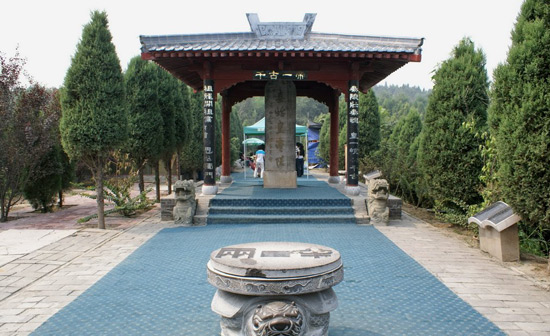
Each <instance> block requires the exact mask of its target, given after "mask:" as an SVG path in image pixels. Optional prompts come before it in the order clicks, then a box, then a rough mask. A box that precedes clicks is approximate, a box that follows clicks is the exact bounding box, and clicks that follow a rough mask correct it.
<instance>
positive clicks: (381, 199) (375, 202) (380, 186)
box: [367, 179, 390, 224]
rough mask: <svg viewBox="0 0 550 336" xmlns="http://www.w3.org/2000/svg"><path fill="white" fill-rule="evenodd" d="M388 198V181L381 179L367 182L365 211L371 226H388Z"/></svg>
mask: <svg viewBox="0 0 550 336" xmlns="http://www.w3.org/2000/svg"><path fill="white" fill-rule="evenodd" d="M389 196H390V191H389V185H388V181H386V180H383V179H374V180H370V181H369V189H368V194H367V210H368V212H369V216H370V220H371V222H372V223H373V224H388V222H389V218H390V209H389V208H388V197H389Z"/></svg>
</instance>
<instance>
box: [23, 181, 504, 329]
mask: <svg viewBox="0 0 550 336" xmlns="http://www.w3.org/2000/svg"><path fill="white" fill-rule="evenodd" d="M245 182H246V183H245ZM260 184H261V182H260V181H259V180H258V179H256V180H247V181H243V180H242V176H237V178H236V179H235V182H234V183H233V184H232V185H231V187H229V188H227V189H225V190H224V191H223V192H222V193H221V194H219V195H217V196H216V197H215V198H221V199H232V198H238V195H239V194H242V193H245V194H246V193H247V192H248V193H250V194H255V198H285V197H288V198H292V197H296V198H312V199H313V198H335V199H342V198H344V199H345V198H346V197H345V196H343V195H342V194H340V193H338V192H337V191H336V190H335V189H334V188H331V187H330V186H328V185H327V184H326V183H324V182H322V181H314V180H313V179H310V180H306V179H304V178H300V179H299V186H300V187H299V188H298V189H297V190H294V191H291V192H290V193H286V195H287V196H284V194H285V193H284V190H273V189H272V190H262V189H263V188H261V186H260ZM239 188H240V189H241V190H240V191H239V190H238V189H239ZM307 190H309V192H307ZM335 192H336V194H335ZM273 195H275V196H273ZM288 195H290V196H288ZM249 197H250V195H249ZM281 240H283V241H301V242H308V243H315V244H321V245H326V246H330V247H333V248H335V249H337V250H339V251H340V253H341V255H342V259H343V262H344V272H345V274H344V281H343V282H342V283H340V284H339V285H337V286H336V287H334V290H335V291H336V294H337V295H338V299H339V302H340V306H339V307H338V309H336V310H335V311H334V312H333V313H332V314H331V321H330V330H329V335H330V336H371V335H423V336H424V335H437V336H440V335H453V336H455V335H504V333H502V332H501V331H500V330H499V329H498V328H497V327H496V326H495V325H494V324H493V323H492V322H490V321H488V320H487V319H486V318H484V317H483V316H482V315H480V314H479V313H478V312H477V311H475V310H474V309H473V308H472V307H471V306H469V305H468V304H467V303H465V302H464V301H463V300H462V299H460V298H459V297H458V296H456V295H455V294H454V293H453V292H451V291H450V290H449V289H448V288H447V287H445V286H444V285H443V284H442V283H441V282H440V281H438V280H437V279H436V278H435V277H434V276H432V275H431V274H430V273H429V272H428V271H426V270H425V269H424V268H423V267H422V266H420V265H419V264H418V263H417V262H416V261H415V260H413V259H412V258H410V257H409V256H408V255H407V254H406V253H404V252H403V251H402V250H400V249H399V248H398V247H397V246H396V245H395V244H393V243H392V242H391V241H390V240H389V239H387V238H386V237H385V236H384V235H383V234H381V233H380V232H379V231H378V230H377V229H376V228H375V227H373V226H357V225H355V224H338V225H331V224H311V223H309V224H215V225H207V226H203V227H188V228H185V227H181V228H170V229H164V230H161V231H160V232H159V233H158V234H157V235H156V236H154V237H153V238H151V239H150V240H149V241H147V242H146V243H145V244H144V245H142V246H141V247H140V248H139V249H138V250H136V251H135V252H134V253H133V254H132V255H130V256H129V257H128V258H127V259H126V260H124V261H123V262H122V263H121V264H119V265H118V266H117V267H115V268H114V269H113V270H112V271H111V272H109V273H108V274H107V275H105V276H104V277H103V278H102V279H101V280H100V281H98V282H97V283H96V284H95V285H94V286H92V287H91V288H90V289H88V290H87V291H86V292H84V293H83V294H82V295H80V296H79V297H78V298H77V299H76V300H75V301H73V302H72V303H70V304H69V305H67V306H66V307H65V308H64V309H62V310H61V311H59V312H58V313H57V314H55V315H54V316H53V317H52V318H50V319H49V320H48V321H46V322H45V323H44V324H43V325H42V326H41V327H39V328H38V329H37V330H36V331H35V332H34V333H33V334H32V335H37V336H40V335H56V336H57V335H186V336H187V335H191V336H214V335H219V333H220V327H219V316H217V315H216V314H214V313H213V312H212V311H211V309H210V302H211V300H212V297H213V295H214V292H215V289H214V288H213V287H212V286H211V285H210V284H208V282H207V280H206V263H207V262H208V259H209V256H210V252H211V251H213V250H215V249H218V248H220V247H223V246H227V245H233V244H240V243H246V242H255V241H281Z"/></svg>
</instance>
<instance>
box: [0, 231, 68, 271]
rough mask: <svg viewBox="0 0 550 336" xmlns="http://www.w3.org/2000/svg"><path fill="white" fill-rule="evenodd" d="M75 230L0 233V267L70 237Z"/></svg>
mask: <svg viewBox="0 0 550 336" xmlns="http://www.w3.org/2000/svg"><path fill="white" fill-rule="evenodd" d="M75 232H76V230H31V229H29V230H7V231H0V266H2V265H4V264H7V263H8V262H10V261H13V260H15V259H18V258H20V257H22V256H24V255H25V254H28V253H30V252H33V251H36V250H38V249H40V248H42V247H44V246H46V245H49V244H51V243H53V242H56V241H58V240H60V239H62V238H65V237H67V236H70V235H71V234H73V233H75Z"/></svg>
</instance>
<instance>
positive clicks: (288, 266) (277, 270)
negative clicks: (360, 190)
mask: <svg viewBox="0 0 550 336" xmlns="http://www.w3.org/2000/svg"><path fill="white" fill-rule="evenodd" d="M207 272H208V281H209V282H210V283H211V284H212V285H214V286H215V287H217V288H218V289H221V290H224V291H228V292H231V293H236V294H244V295H295V294H306V293H315V292H320V291H322V290H325V289H328V288H331V287H332V286H334V285H336V284H338V283H340V282H341V281H342V280H343V277H344V273H343V268H342V260H341V258H340V253H339V252H338V251H336V250H335V249H333V248H330V247H326V246H322V245H316V244H309V243H296V242H262V243H247V244H240V245H232V246H226V247H223V248H220V249H218V250H215V251H214V252H212V254H211V255H210V261H209V262H208V265H207Z"/></svg>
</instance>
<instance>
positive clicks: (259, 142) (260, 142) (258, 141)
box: [243, 138, 265, 145]
mask: <svg viewBox="0 0 550 336" xmlns="http://www.w3.org/2000/svg"><path fill="white" fill-rule="evenodd" d="M264 143H265V142H264V141H263V140H262V139H258V138H248V139H246V140H244V141H243V145H244V144H246V145H263V144H264Z"/></svg>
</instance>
